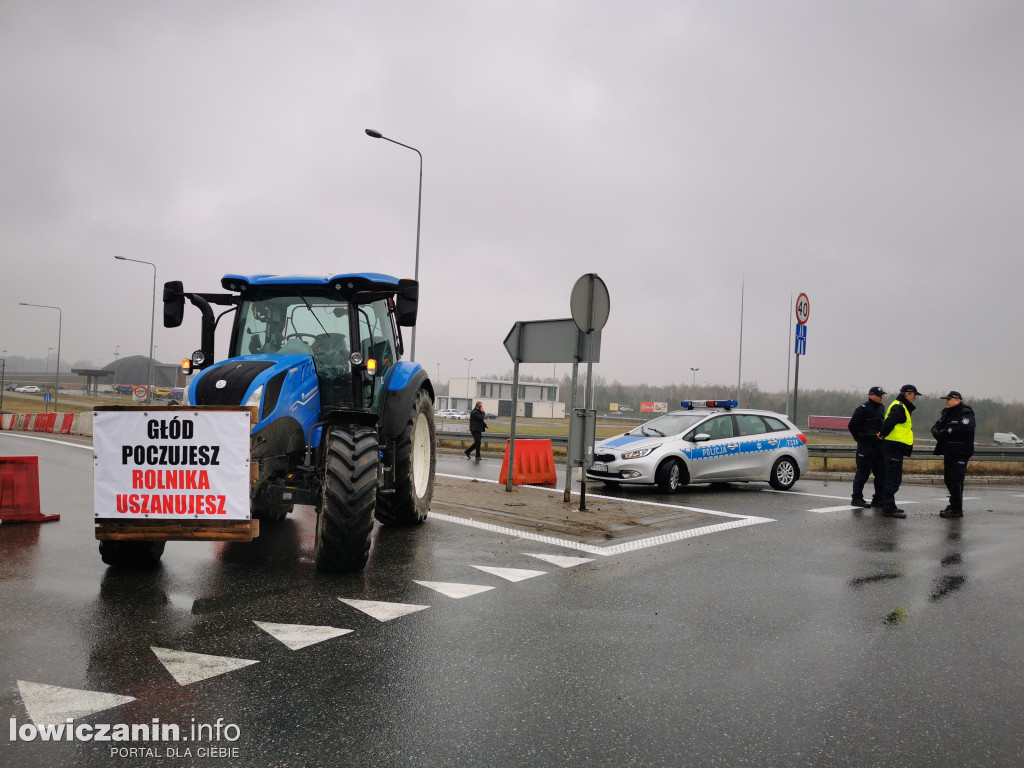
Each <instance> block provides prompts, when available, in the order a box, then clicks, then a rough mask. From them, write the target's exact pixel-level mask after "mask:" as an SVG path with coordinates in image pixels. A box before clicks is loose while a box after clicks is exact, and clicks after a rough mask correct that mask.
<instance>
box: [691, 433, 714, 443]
mask: <svg viewBox="0 0 1024 768" xmlns="http://www.w3.org/2000/svg"><path fill="white" fill-rule="evenodd" d="M710 439H711V435H709V434H708V433H707V432H701V433H700V434H699V435H694V436H693V442H695V443H706V442H707V441H708V440H710Z"/></svg>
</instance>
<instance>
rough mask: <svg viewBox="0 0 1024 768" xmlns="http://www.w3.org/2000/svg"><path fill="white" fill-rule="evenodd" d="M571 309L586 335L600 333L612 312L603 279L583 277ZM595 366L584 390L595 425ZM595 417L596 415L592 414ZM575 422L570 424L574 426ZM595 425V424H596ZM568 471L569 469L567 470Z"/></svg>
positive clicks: (583, 480) (583, 502) (583, 477)
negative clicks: (610, 311)
mask: <svg viewBox="0 0 1024 768" xmlns="http://www.w3.org/2000/svg"><path fill="white" fill-rule="evenodd" d="M569 308H570V309H571V310H572V319H573V322H574V323H576V326H577V327H578V328H579V329H580V330H581V331H582V332H583V333H585V334H587V336H590V335H591V334H593V333H594V331H600V330H601V329H602V328H604V325H605V323H607V322H608V313H609V310H610V309H611V302H610V301H609V297H608V286H606V285H605V284H604V280H602V279H601V278H600V277H598V276H597V275H596V274H594V273H593V272H591V273H590V274H587V275H583V276H582V277H581V278H580V279H579V280H577V281H576V284H575V285H574V286H573V287H572V295H571V296H570V297H569ZM593 382H594V363H593V361H592V360H588V361H587V383H586V385H585V389H584V391H583V408H584V420H585V421H586V420H590V419H593V420H594V421H595V422H596V420H597V419H596V412H595V409H594V386H593ZM592 414H593V415H592ZM574 423H575V420H573V421H572V422H570V424H574ZM595 426H596V425H595ZM589 433H591V429H590V428H589V425H587V426H586V427H585V431H584V434H585V435H586V434H589ZM586 448H587V450H586V452H585V454H584V455H583V456H581V457H580V459H579V460H580V462H581V464H580V468H581V471H580V512H586V511H587V470H586V467H587V464H588V461H589V459H590V456H591V455H592V454H593V452H594V444H593V442H591V443H590V444H589V445H588V446H586ZM567 469H568V467H567Z"/></svg>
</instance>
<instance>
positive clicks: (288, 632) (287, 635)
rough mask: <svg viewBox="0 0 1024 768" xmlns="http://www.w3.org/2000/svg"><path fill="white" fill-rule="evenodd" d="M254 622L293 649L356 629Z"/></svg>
mask: <svg viewBox="0 0 1024 768" xmlns="http://www.w3.org/2000/svg"><path fill="white" fill-rule="evenodd" d="M253 624H255V625H256V626H257V627H259V628H260V629H262V630H263V631H264V632H266V633H267V634H269V635H271V636H272V637H273V638H275V639H276V640H280V641H281V642H282V643H284V644H285V645H287V646H288V647H289V648H291V649H292V650H293V651H297V650H299V649H300V648H305V647H306V646H308V645H315V644H316V643H322V642H323V641H324V640H330V639H331V638H332V637H341V636H342V635H347V634H348V633H349V632H354V631H355V630H352V629H338V628H337V627H324V626H312V625H309V624H272V623H270V622H269V621H254V622H253Z"/></svg>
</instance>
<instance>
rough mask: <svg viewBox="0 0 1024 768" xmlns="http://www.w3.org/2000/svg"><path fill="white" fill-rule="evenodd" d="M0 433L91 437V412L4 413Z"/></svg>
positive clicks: (1, 416) (0, 420)
mask: <svg viewBox="0 0 1024 768" xmlns="http://www.w3.org/2000/svg"><path fill="white" fill-rule="evenodd" d="M0 431H6V432H45V433H49V434H51V435H83V436H85V437H91V436H92V411H86V412H85V413H4V414H0Z"/></svg>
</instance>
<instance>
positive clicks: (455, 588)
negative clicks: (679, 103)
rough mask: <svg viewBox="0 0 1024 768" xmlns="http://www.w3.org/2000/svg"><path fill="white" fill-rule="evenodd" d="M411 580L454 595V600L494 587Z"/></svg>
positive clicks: (451, 595) (445, 593)
mask: <svg viewBox="0 0 1024 768" xmlns="http://www.w3.org/2000/svg"><path fill="white" fill-rule="evenodd" d="M413 582H414V583H416V584H419V585H420V586H421V587H427V588H428V589H433V590H434V591H436V592H440V593H441V594H442V595H446V596H448V597H454V598H455V599H456V600H461V599H462V598H463V597H469V596H471V595H479V594H480V593H481V592H487V591H488V590H490V589H494V587H485V586H483V585H481V584H453V583H451V582H448V581H418V580H416V579H413Z"/></svg>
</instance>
